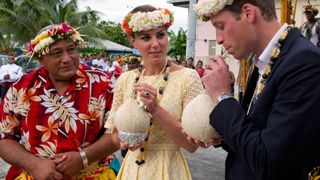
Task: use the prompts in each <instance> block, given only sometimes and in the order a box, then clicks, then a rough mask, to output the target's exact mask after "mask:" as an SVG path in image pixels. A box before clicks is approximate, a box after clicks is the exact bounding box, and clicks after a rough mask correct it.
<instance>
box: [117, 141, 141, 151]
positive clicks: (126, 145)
mask: <svg viewBox="0 0 320 180" xmlns="http://www.w3.org/2000/svg"><path fill="white" fill-rule="evenodd" d="M144 143H145V141H141V142H139V143H137V144H134V145H133V146H129V143H127V142H120V147H121V149H127V148H128V149H129V150H130V151H135V150H137V149H139V148H141V147H142V146H143V144H144Z"/></svg>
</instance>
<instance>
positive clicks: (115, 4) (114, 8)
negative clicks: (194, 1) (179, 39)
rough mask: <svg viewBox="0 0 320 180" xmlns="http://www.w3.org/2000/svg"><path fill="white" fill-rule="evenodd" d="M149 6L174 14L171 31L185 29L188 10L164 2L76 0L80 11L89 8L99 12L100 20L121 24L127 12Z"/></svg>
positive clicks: (148, 0) (153, 0)
mask: <svg viewBox="0 0 320 180" xmlns="http://www.w3.org/2000/svg"><path fill="white" fill-rule="evenodd" d="M144 4H150V5H153V6H154V7H156V8H159V7H160V8H167V9H169V10H170V11H173V13H174V18H175V19H174V23H173V25H172V26H171V27H170V29H171V30H173V31H174V32H177V31H178V30H179V28H182V29H184V30H186V29H187V25H188V9H187V8H181V7H176V6H173V5H172V4H169V3H167V1H166V0H78V7H79V9H80V10H85V9H86V7H90V8H91V9H92V10H97V11H99V12H100V13H101V14H100V17H101V19H102V20H106V21H113V22H117V23H121V22H122V20H123V18H124V16H125V15H127V13H128V12H129V11H131V10H132V9H133V8H135V7H136V6H139V5H144Z"/></svg>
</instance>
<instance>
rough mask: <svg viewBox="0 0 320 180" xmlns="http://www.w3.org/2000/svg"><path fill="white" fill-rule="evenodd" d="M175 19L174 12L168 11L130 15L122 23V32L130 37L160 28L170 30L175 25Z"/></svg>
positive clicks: (161, 10)
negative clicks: (136, 33) (133, 34)
mask: <svg viewBox="0 0 320 180" xmlns="http://www.w3.org/2000/svg"><path fill="white" fill-rule="evenodd" d="M173 19H174V18H173V12H171V11H169V10H168V9H157V10H154V11H151V12H136V13H129V14H128V15H127V16H126V17H125V18H124V20H123V22H122V30H123V32H124V33H126V34H127V35H128V36H130V35H132V33H135V32H141V31H146V30H150V29H154V28H157V27H160V26H165V27H166V28H169V27H170V26H171V25H172V23H173Z"/></svg>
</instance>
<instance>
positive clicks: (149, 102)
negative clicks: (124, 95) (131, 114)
mask: <svg viewBox="0 0 320 180" xmlns="http://www.w3.org/2000/svg"><path fill="white" fill-rule="evenodd" d="M134 91H136V92H139V93H138V94H139V95H140V101H141V102H143V104H144V107H145V109H146V110H147V111H148V112H149V113H151V114H152V113H153V112H156V111H157V110H158V108H159V105H158V101H157V89H156V88H154V87H152V86H150V85H148V84H145V83H137V84H135V85H134Z"/></svg>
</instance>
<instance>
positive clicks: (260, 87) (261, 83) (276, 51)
mask: <svg viewBox="0 0 320 180" xmlns="http://www.w3.org/2000/svg"><path fill="white" fill-rule="evenodd" d="M291 29H293V26H290V25H289V26H288V27H287V28H286V29H285V30H284V31H283V32H282V33H281V35H280V38H279V40H278V43H277V44H276V45H275V47H274V48H273V50H272V54H271V57H270V62H269V63H268V65H267V67H266V69H265V70H264V73H263V74H262V76H261V80H260V81H259V82H258V92H257V95H258V94H260V93H261V92H262V90H263V89H264V87H265V86H266V83H267V80H268V77H269V75H270V73H271V70H272V68H273V65H274V62H275V61H276V59H277V58H278V57H279V54H280V49H281V46H282V44H283V41H284V40H285V39H286V37H287V35H288V33H289V31H290V30H291Z"/></svg>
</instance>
